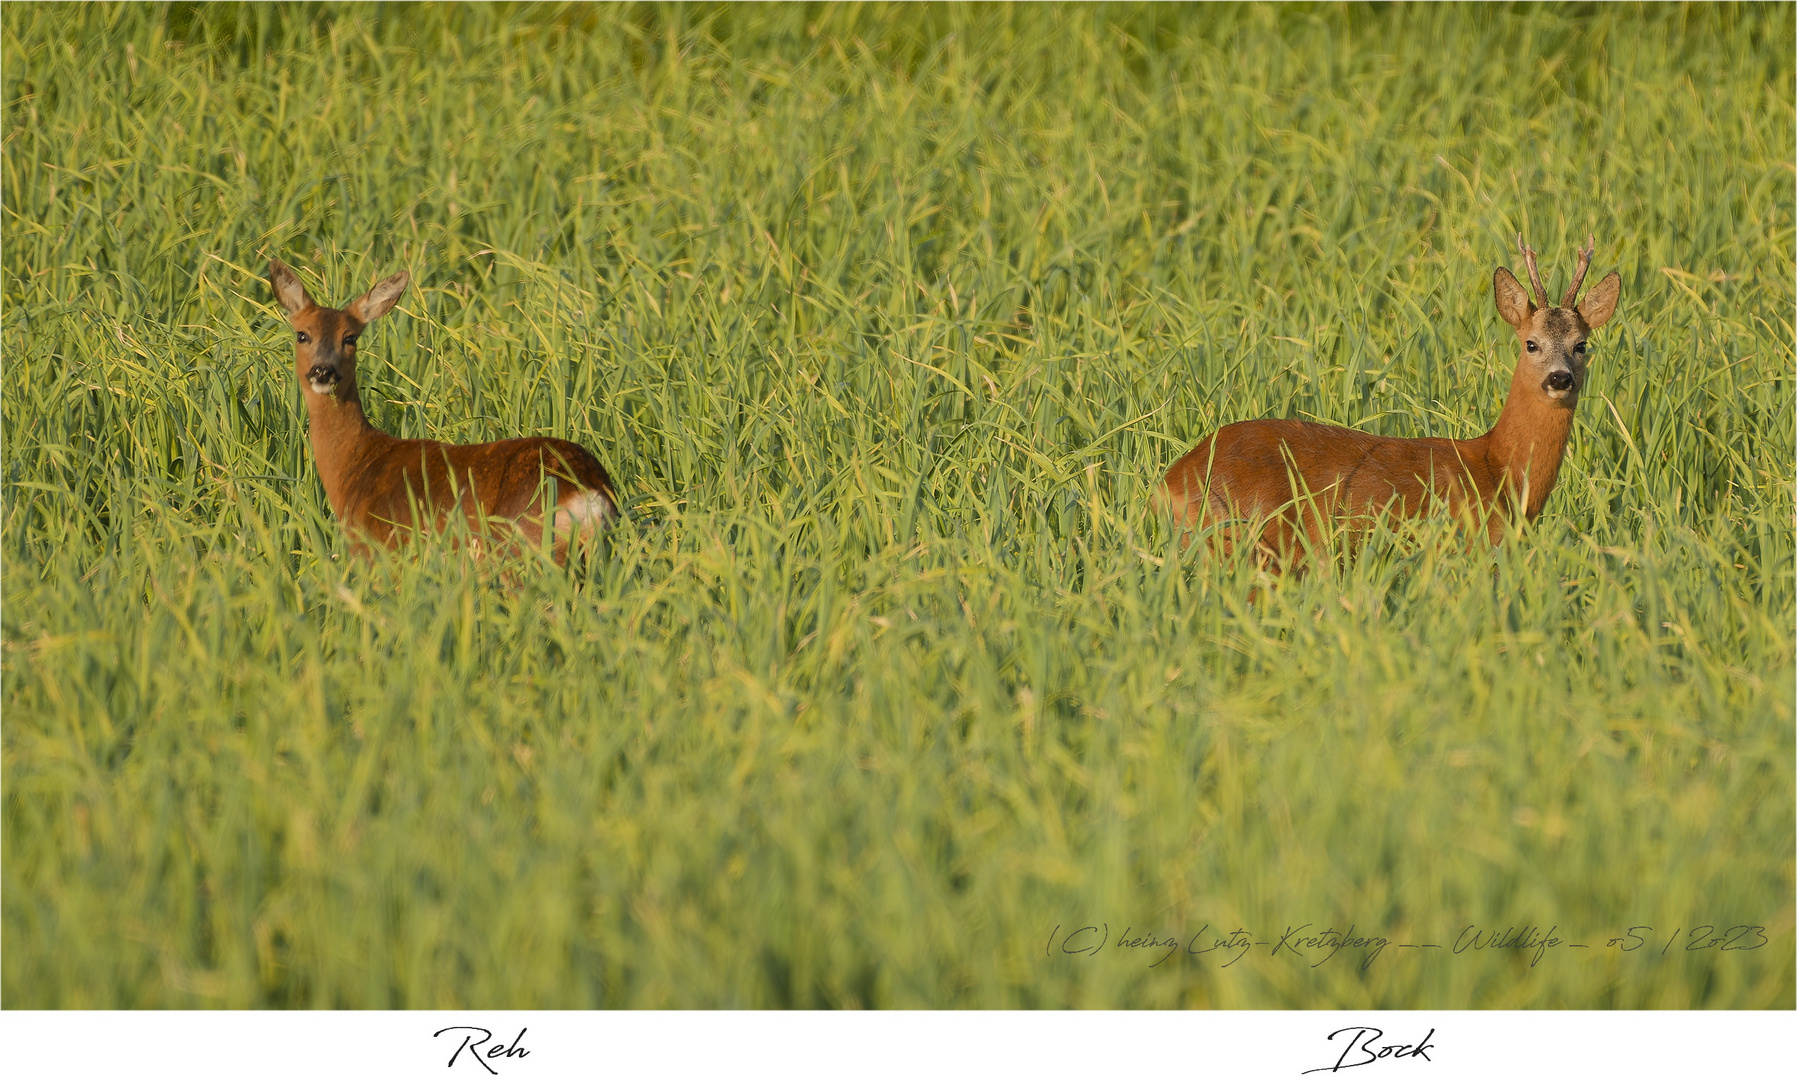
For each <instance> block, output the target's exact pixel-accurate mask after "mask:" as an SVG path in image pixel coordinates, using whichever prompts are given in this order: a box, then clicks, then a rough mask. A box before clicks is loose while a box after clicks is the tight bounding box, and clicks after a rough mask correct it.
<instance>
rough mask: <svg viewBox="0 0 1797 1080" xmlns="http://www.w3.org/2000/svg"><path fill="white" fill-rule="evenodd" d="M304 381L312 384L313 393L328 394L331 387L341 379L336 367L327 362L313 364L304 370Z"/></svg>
mask: <svg viewBox="0 0 1797 1080" xmlns="http://www.w3.org/2000/svg"><path fill="white" fill-rule="evenodd" d="M306 381H307V382H308V383H311V384H312V392H313V393H315V394H328V393H330V392H331V390H332V388H333V387H335V386H336V385H337V384H338V383H340V382H342V381H343V376H341V375H339V374H337V369H336V368H334V367H332V366H331V365H329V364H314V365H313V366H312V370H311V371H308V372H306Z"/></svg>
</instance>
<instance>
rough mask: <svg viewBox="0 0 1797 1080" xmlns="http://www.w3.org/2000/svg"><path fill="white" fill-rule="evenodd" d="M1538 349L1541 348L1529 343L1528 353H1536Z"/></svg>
mask: <svg viewBox="0 0 1797 1080" xmlns="http://www.w3.org/2000/svg"><path fill="white" fill-rule="evenodd" d="M1540 349H1541V346H1539V345H1537V344H1535V343H1534V342H1533V341H1531V342H1529V351H1530V352H1538V351H1540Z"/></svg>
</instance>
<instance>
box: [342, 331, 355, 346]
mask: <svg viewBox="0 0 1797 1080" xmlns="http://www.w3.org/2000/svg"><path fill="white" fill-rule="evenodd" d="M355 345H356V335H354V334H351V335H349V336H348V337H346V338H344V339H343V347H344V348H346V349H352V348H355Z"/></svg>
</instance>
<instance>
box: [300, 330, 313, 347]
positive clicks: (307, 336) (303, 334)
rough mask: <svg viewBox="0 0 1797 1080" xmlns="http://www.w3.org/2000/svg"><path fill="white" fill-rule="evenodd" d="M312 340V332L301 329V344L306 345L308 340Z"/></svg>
mask: <svg viewBox="0 0 1797 1080" xmlns="http://www.w3.org/2000/svg"><path fill="white" fill-rule="evenodd" d="M311 340H312V335H311V334H308V333H306V332H305V331H304V330H301V331H300V332H299V343H300V344H301V345H304V344H305V343H306V342H308V341H311Z"/></svg>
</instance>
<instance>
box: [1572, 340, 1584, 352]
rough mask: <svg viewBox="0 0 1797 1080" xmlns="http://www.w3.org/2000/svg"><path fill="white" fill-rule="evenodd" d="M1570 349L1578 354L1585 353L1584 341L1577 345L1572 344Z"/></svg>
mask: <svg viewBox="0 0 1797 1080" xmlns="http://www.w3.org/2000/svg"><path fill="white" fill-rule="evenodd" d="M1572 351H1573V352H1575V353H1578V354H1579V355H1580V356H1583V355H1585V343H1584V342H1582V341H1581V342H1579V343H1578V344H1577V345H1574V346H1573V347H1572Z"/></svg>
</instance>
